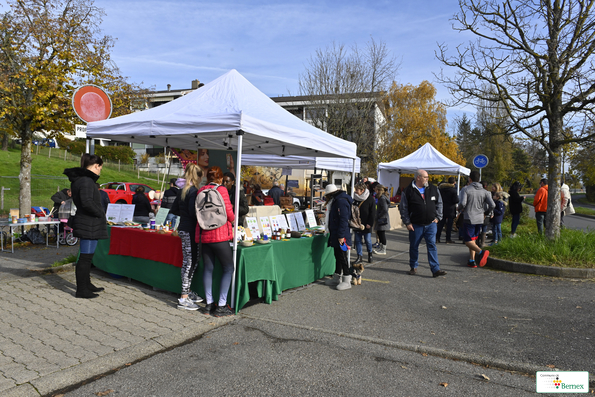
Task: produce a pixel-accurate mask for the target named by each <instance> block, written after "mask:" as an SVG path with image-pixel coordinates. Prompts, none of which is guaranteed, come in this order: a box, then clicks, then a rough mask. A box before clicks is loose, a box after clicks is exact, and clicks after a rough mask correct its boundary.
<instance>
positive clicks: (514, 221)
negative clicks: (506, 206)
mask: <svg viewBox="0 0 595 397" xmlns="http://www.w3.org/2000/svg"><path fill="white" fill-rule="evenodd" d="M519 223H521V214H514V215H513V216H512V224H511V225H510V233H512V234H515V233H516V228H517V226H518V225H519Z"/></svg>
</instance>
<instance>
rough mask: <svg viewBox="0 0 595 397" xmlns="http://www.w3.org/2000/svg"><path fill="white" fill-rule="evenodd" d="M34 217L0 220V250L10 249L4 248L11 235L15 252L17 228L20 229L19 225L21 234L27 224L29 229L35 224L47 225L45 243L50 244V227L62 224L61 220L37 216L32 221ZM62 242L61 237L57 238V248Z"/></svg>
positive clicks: (11, 243) (12, 247) (12, 249)
mask: <svg viewBox="0 0 595 397" xmlns="http://www.w3.org/2000/svg"><path fill="white" fill-rule="evenodd" d="M33 218H34V216H33V217H29V218H18V220H17V219H15V221H16V222H13V221H10V222H0V250H2V252H4V251H8V250H5V249H4V242H5V241H6V243H7V244H8V239H9V237H8V236H10V248H11V250H10V252H12V253H13V254H14V232H15V229H18V228H19V227H20V228H21V234H24V233H25V226H27V227H28V229H29V228H30V227H33V226H37V228H38V229H39V226H40V225H45V227H46V233H45V245H46V246H49V245H50V244H49V235H50V228H51V227H56V226H57V225H59V224H60V220H59V219H52V218H35V220H34V221H33V222H31V219H33ZM4 229H8V234H7V233H6V232H4ZM59 247H60V244H59V239H56V248H59ZM7 248H8V247H7Z"/></svg>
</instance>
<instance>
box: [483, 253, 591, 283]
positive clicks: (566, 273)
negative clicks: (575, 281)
mask: <svg viewBox="0 0 595 397" xmlns="http://www.w3.org/2000/svg"><path fill="white" fill-rule="evenodd" d="M487 266H488V267H490V268H492V269H496V270H504V271H507V272H514V273H526V274H536V275H540V276H551V277H567V278H595V269H576V268H568V267H553V266H543V265H532V264H529V263H520V262H512V261H507V260H504V259H497V258H492V257H489V258H488V263H487Z"/></svg>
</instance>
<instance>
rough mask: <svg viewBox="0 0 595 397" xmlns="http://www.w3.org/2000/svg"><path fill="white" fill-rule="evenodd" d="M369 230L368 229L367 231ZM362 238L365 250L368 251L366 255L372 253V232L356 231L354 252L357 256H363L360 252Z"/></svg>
mask: <svg viewBox="0 0 595 397" xmlns="http://www.w3.org/2000/svg"><path fill="white" fill-rule="evenodd" d="M367 230H369V229H367ZM362 237H363V238H364V241H365V242H366V248H367V249H368V254H369V253H371V252H372V231H369V232H367V231H365V230H361V231H359V230H356V231H355V250H356V251H357V254H358V255H359V256H363V251H362Z"/></svg>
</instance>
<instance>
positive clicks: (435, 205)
mask: <svg viewBox="0 0 595 397" xmlns="http://www.w3.org/2000/svg"><path fill="white" fill-rule="evenodd" d="M400 209H401V219H402V220H403V223H405V225H407V230H409V267H411V270H409V274H410V275H412V276H413V275H415V274H417V266H418V263H417V259H418V257H419V243H420V242H421V239H422V237H423V238H424V239H425V240H426V247H427V249H428V262H429V263H430V269H431V270H432V275H433V276H434V277H438V276H444V275H445V274H446V272H445V271H444V270H440V264H439V263H438V249H437V248H436V229H437V227H436V224H437V223H438V222H439V221H440V220H441V219H442V197H440V192H439V191H438V188H436V186H434V185H430V184H428V173H427V172H426V171H424V170H417V171H416V172H415V180H414V181H413V182H411V185H409V186H407V187H406V188H405V190H404V192H403V194H402V195H401V207H400Z"/></svg>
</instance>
